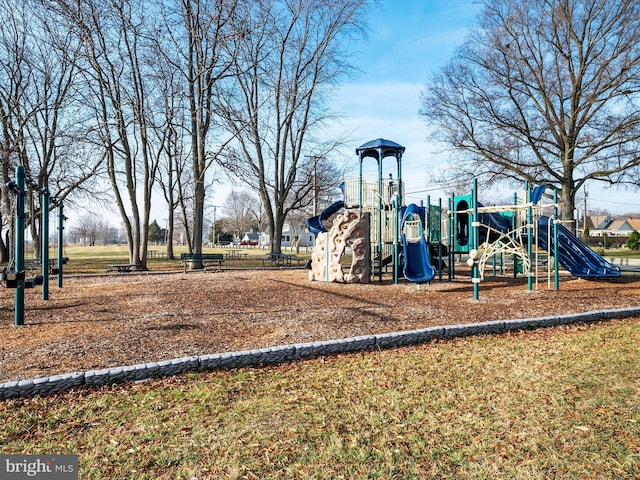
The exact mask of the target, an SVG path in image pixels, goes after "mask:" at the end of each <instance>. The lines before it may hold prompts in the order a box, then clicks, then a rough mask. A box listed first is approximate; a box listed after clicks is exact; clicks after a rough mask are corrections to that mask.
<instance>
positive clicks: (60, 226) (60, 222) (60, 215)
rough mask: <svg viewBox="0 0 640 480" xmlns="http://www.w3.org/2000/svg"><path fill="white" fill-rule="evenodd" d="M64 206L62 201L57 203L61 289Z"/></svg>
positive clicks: (60, 284)
mask: <svg viewBox="0 0 640 480" xmlns="http://www.w3.org/2000/svg"><path fill="white" fill-rule="evenodd" d="M63 212H64V204H63V203H62V200H60V202H59V203H58V288H62V264H63V258H62V256H63V254H64V252H63V251H62V240H63V235H62V232H63V230H64V220H65V218H64V213H63Z"/></svg>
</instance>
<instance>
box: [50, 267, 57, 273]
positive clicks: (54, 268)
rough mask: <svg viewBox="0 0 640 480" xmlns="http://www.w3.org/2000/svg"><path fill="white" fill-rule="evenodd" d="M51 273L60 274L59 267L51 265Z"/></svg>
mask: <svg viewBox="0 0 640 480" xmlns="http://www.w3.org/2000/svg"><path fill="white" fill-rule="evenodd" d="M51 274H52V275H57V274H58V267H51Z"/></svg>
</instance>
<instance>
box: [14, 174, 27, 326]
mask: <svg viewBox="0 0 640 480" xmlns="http://www.w3.org/2000/svg"><path fill="white" fill-rule="evenodd" d="M25 178H26V174H25V170H24V167H23V166H22V165H18V166H17V167H16V185H17V194H16V232H15V239H16V245H15V269H16V272H18V273H22V272H24V223H25V222H24V183H25ZM16 285H17V286H16V293H15V312H14V323H15V325H24V276H22V275H18V278H17V281H16Z"/></svg>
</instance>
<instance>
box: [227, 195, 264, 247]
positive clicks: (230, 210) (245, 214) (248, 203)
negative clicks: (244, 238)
mask: <svg viewBox="0 0 640 480" xmlns="http://www.w3.org/2000/svg"><path fill="white" fill-rule="evenodd" d="M257 202H258V200H257V199H256V198H255V197H254V196H253V195H252V194H251V193H249V192H247V191H245V190H232V191H231V193H230V194H229V195H228V196H227V198H226V200H225V201H224V204H223V205H222V214H223V215H225V216H226V217H227V219H228V225H229V226H231V228H232V231H233V233H234V234H235V235H237V236H241V235H242V234H243V233H244V232H248V231H249V230H250V229H251V224H252V220H253V218H252V215H251V210H252V207H254V205H255V204H256V203H257ZM254 210H255V207H254Z"/></svg>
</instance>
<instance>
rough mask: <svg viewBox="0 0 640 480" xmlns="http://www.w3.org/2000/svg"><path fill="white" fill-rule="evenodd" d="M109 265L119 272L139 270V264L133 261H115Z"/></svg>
mask: <svg viewBox="0 0 640 480" xmlns="http://www.w3.org/2000/svg"><path fill="white" fill-rule="evenodd" d="M109 266H110V267H111V269H112V270H117V271H118V273H128V272H130V271H131V270H138V266H137V265H135V264H131V263H114V264H112V265H109Z"/></svg>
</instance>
